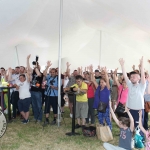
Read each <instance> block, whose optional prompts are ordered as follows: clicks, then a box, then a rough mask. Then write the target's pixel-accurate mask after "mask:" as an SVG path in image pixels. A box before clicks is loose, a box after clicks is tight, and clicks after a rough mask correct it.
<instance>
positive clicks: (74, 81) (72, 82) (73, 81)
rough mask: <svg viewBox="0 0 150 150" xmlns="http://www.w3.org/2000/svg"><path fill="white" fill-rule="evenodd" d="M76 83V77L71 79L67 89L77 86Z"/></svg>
mask: <svg viewBox="0 0 150 150" xmlns="http://www.w3.org/2000/svg"><path fill="white" fill-rule="evenodd" d="M75 83H76V78H75V76H71V77H70V78H69V82H68V84H67V86H66V87H71V86H72V85H73V84H75Z"/></svg>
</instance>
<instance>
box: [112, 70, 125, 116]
mask: <svg viewBox="0 0 150 150" xmlns="http://www.w3.org/2000/svg"><path fill="white" fill-rule="evenodd" d="M117 70H118V68H117V69H115V71H114V73H113V78H114V81H115V82H116V85H117V87H118V100H117V105H118V104H119V102H120V103H121V104H123V105H124V106H125V105H126V101H127V98H128V87H127V84H126V81H125V80H124V79H123V80H122V85H121V84H120V83H119V81H118V79H117ZM117 115H118V117H121V116H122V117H123V116H124V114H119V113H118V114H117Z"/></svg>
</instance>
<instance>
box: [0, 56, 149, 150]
mask: <svg viewBox="0 0 150 150" xmlns="http://www.w3.org/2000/svg"><path fill="white" fill-rule="evenodd" d="M29 60H30V55H29V56H28V57H27V66H26V67H24V66H18V67H16V68H15V69H12V68H9V69H8V70H7V71H5V69H4V68H1V82H2V81H5V82H6V81H7V82H8V83H9V84H10V85H11V86H12V87H14V88H13V89H12V94H11V103H12V106H13V118H12V119H16V117H17V115H20V114H21V116H22V117H23V121H22V123H24V124H27V123H28V122H29V112H30V111H29V109H30V106H32V112H33V115H34V118H33V120H31V121H36V122H37V123H41V122H42V117H43V116H44V115H43V105H44V104H45V107H44V114H45V119H44V125H47V124H51V125H55V124H56V118H57V112H58V75H59V74H58V68H51V66H52V63H51V62H50V61H48V62H47V67H46V69H45V70H44V71H43V73H42V72H41V71H40V70H41V69H40V65H39V63H38V59H36V61H35V62H33V65H34V68H31V67H30V62H29ZM119 63H120V66H121V68H122V73H117V70H118V69H115V70H113V71H112V70H111V71H110V72H109V73H108V70H107V68H106V67H100V66H98V68H97V69H96V70H95V71H94V70H93V66H92V65H90V66H88V67H85V69H84V71H83V70H82V67H79V68H78V69H77V70H74V71H73V73H71V72H70V66H71V65H70V64H69V63H68V62H67V63H66V72H65V73H64V74H61V106H60V107H61V113H64V105H65V100H66V99H68V103H69V105H68V106H69V109H70V117H71V118H72V107H73V95H67V94H66V92H67V91H73V92H76V94H77V95H76V114H75V117H76V118H77V124H76V126H75V128H76V129H78V128H82V129H83V128H84V127H85V126H88V125H90V126H95V117H96V116H97V117H98V121H99V123H100V124H102V125H103V124H105V123H106V124H107V125H108V126H109V127H110V130H112V129H113V127H112V118H113V119H114V121H115V122H116V124H117V125H118V127H119V128H120V136H119V146H114V145H111V144H109V143H104V148H105V149H107V150H110V149H115V150H120V149H121V150H122V149H128V150H131V149H132V148H131V141H132V138H133V133H134V130H135V129H136V127H137V126H139V128H140V129H141V132H140V134H141V136H143V137H144V135H145V146H146V148H147V150H148V149H150V145H149V141H148V140H150V132H149V131H148V112H149V111H150V105H149V104H150V84H149V82H150V77H149V75H148V72H147V71H146V70H144V66H143V57H142V58H141V59H140V64H139V69H135V66H134V65H133V67H132V68H133V69H132V70H131V72H128V73H127V72H126V70H125V61H124V60H123V59H122V58H121V59H119ZM149 63H150V61H149ZM3 93H4V94H5V92H4V91H3ZM4 102H5V99H4ZM1 104H2V103H1ZM100 104H103V105H105V107H106V109H105V111H104V112H101V111H98V112H97V114H95V110H98V107H99V105H100ZM119 105H122V106H123V107H124V109H125V112H124V113H117V112H115V110H116V108H117V107H118V106H119ZM1 107H2V108H3V110H4V109H5V108H6V107H7V104H6V102H5V103H4V105H3V106H1ZM51 108H52V110H53V120H52V121H51V122H50V121H49V114H50V109H51Z"/></svg>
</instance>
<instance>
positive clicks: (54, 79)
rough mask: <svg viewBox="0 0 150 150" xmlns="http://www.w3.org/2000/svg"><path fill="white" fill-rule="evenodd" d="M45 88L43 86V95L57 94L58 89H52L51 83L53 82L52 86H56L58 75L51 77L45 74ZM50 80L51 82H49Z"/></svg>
mask: <svg viewBox="0 0 150 150" xmlns="http://www.w3.org/2000/svg"><path fill="white" fill-rule="evenodd" d="M46 81H47V83H46V88H45V93H44V94H45V95H46V96H58V90H55V89H52V88H51V85H52V84H53V86H54V87H58V76H55V77H52V76H50V75H47V76H46ZM51 82H52V83H51Z"/></svg>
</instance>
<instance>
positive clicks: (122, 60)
mask: <svg viewBox="0 0 150 150" xmlns="http://www.w3.org/2000/svg"><path fill="white" fill-rule="evenodd" d="M124 62H125V61H124V59H123V58H120V59H119V63H120V65H121V66H123V65H124Z"/></svg>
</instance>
